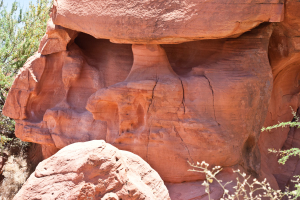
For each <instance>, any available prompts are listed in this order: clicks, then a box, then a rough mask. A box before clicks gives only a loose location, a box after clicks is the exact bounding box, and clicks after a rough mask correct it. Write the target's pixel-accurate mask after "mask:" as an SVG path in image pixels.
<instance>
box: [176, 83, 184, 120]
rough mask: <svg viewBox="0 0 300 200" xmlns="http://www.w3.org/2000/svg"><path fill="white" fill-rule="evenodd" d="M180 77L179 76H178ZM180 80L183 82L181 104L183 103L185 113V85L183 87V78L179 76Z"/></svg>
mask: <svg viewBox="0 0 300 200" xmlns="http://www.w3.org/2000/svg"><path fill="white" fill-rule="evenodd" d="M178 78H179V77H178ZM179 80H180V82H181V86H182V101H181V104H182V105H183V111H184V114H185V97H184V87H183V82H182V80H181V78H179Z"/></svg>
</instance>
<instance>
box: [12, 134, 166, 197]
mask: <svg viewBox="0 0 300 200" xmlns="http://www.w3.org/2000/svg"><path fill="white" fill-rule="evenodd" d="M14 199H18V200H21V199H26V200H30V199H68V200H72V199H74V200H75V199H76V200H77V199H82V200H83V199H103V200H108V199H110V200H112V199H115V200H119V199H123V200H127V199H128V200H129V199H137V200H138V199H151V200H152V199H153V200H154V199H157V200H160V199H161V200H167V199H170V197H169V194H168V190H167V188H166V186H165V185H164V183H163V181H162V180H161V178H160V176H159V175H158V173H157V172H155V171H154V170H153V169H152V168H151V167H150V166H149V165H148V164H147V163H146V162H145V161H143V160H142V159H141V158H140V157H139V156H137V155H134V154H133V153H130V152H127V151H120V150H118V149H117V148H115V147H113V146H112V145H110V144H107V143H105V142H104V141H97V140H94V141H90V142H86V143H76V144H72V145H69V146H67V147H65V148H63V149H62V150H60V151H59V152H57V153H56V154H55V155H54V156H52V157H50V158H48V159H46V160H44V161H43V162H41V163H40V164H39V165H38V166H37V168H36V170H35V172H34V173H32V175H31V176H30V178H29V179H28V180H27V182H26V183H25V184H24V185H23V187H22V189H21V190H20V191H19V192H18V194H17V195H16V196H15V197H14Z"/></svg>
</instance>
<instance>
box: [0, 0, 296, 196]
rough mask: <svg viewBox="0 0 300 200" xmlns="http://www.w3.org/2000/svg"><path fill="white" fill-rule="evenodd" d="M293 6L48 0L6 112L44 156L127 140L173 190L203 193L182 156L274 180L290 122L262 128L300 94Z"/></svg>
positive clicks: (273, 1) (282, 176)
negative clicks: (47, 15) (41, 32)
mask: <svg viewBox="0 0 300 200" xmlns="http://www.w3.org/2000/svg"><path fill="white" fill-rule="evenodd" d="M283 4H285V5H284V9H283ZM161 8H164V9H161ZM242 8H243V9H242ZM145 9H146V10H148V12H144V11H145ZM299 10H300V2H299V1H297V0H286V1H285V2H283V1H277V0H268V1H267V0H266V1H264V0H257V1H256V0H255V1H234V0H232V1H230V2H228V1H226V2H225V1H210V0H207V1H205V2H204V1H192V0H179V1H129V0H127V1H122V2H120V1H117V0H115V1H112V0H109V1H102V0H98V1H89V0H86V1H80V2H79V1H70V0H56V1H55V3H54V8H53V13H52V19H51V20H53V22H52V21H51V20H50V21H49V22H48V27H47V30H46V35H45V37H44V38H43V39H42V41H41V45H40V49H39V53H37V54H35V55H34V56H33V57H31V58H30V59H29V60H28V61H27V63H26V64H25V65H24V67H23V68H22V69H21V71H20V73H19V74H18V76H17V77H16V80H15V82H14V84H13V86H12V89H11V91H10V92H9V95H8V97H7V101H6V104H5V106H4V108H3V113H4V114H5V115H7V116H9V117H11V118H13V119H15V120H16V135H17V136H18V137H19V138H21V139H22V140H24V141H30V142H34V143H38V144H40V145H41V147H40V148H37V149H40V151H41V153H42V154H43V158H48V157H50V156H51V155H53V154H55V153H56V152H57V151H58V150H59V149H61V148H63V147H65V146H67V145H69V144H72V143H74V142H85V141H90V140H105V141H106V142H108V143H110V144H112V145H113V146H115V147H117V148H119V149H121V150H127V151H130V152H133V153H135V154H137V155H139V156H140V157H141V158H142V159H144V160H145V161H146V162H148V163H149V164H150V166H151V167H153V169H154V170H156V171H157V172H158V173H159V174H160V176H161V177H162V179H163V180H164V181H165V183H166V184H167V185H168V188H169V190H170V193H171V194H170V195H171V197H173V198H175V199H176V198H177V197H178V199H180V198H183V196H185V195H187V194H190V195H191V196H189V197H188V198H190V199H193V198H200V197H201V196H202V195H203V194H202V193H203V190H202V189H203V188H202V189H199V191H198V192H197V193H196V194H194V193H193V192H191V191H190V192H188V193H187V192H186V188H187V185H189V186H191V188H195V187H198V185H201V183H202V181H203V180H204V179H205V176H204V175H203V174H195V173H193V172H188V171H187V170H188V169H190V166H189V165H188V163H187V161H190V162H192V163H193V162H197V161H199V162H201V161H206V162H208V163H209V164H210V165H211V166H213V165H220V166H222V167H227V168H228V169H231V168H232V167H234V166H239V167H241V168H243V170H244V171H245V172H246V173H247V174H249V175H252V176H253V177H256V178H258V179H259V178H267V179H268V181H269V182H271V184H272V186H273V187H274V188H275V189H277V188H278V184H277V183H279V186H280V187H282V185H284V184H286V182H288V181H289V180H290V176H291V174H292V173H293V172H292V171H289V170H286V169H283V168H281V167H280V166H279V164H278V163H277V160H278V158H277V157H276V156H275V155H272V154H269V153H268V149H269V148H275V149H280V148H282V147H283V145H284V144H285V145H286V144H288V143H289V141H288V140H287V135H288V132H289V128H286V129H283V130H282V129H277V130H274V131H272V132H263V133H261V134H260V129H261V127H262V126H263V125H264V126H270V125H274V124H276V123H278V121H280V122H281V121H290V120H292V114H291V109H290V106H291V107H292V108H293V109H294V110H297V108H299V106H300V98H299V92H300V83H299V80H300V76H299V74H300V73H299V69H300V67H299V66H300V49H299V44H300V43H299V38H300V14H299V13H300V12H299ZM112 11H114V12H112ZM142 11H143V13H144V14H141V13H140V12H142ZM174 13H177V14H176V15H175V14H174ZM173 14H174V15H173ZM281 20H283V21H282V22H280V23H269V22H279V21H281ZM264 22H268V23H264ZM108 24H109V26H108ZM92 35H93V36H94V37H93V36H92ZM97 38H98V39H97ZM108 39H109V40H110V41H111V42H110V41H109V40H108ZM206 39H210V40H206ZM186 41H189V42H186ZM112 42H115V43H112ZM180 42H184V43H180ZM117 43H128V44H117ZM177 43H180V44H177ZM295 137H296V136H292V138H295ZM297 163H298V162H294V161H293V162H291V163H290V164H289V165H288V166H289V167H290V169H297V170H298V168H299V167H298V164H297ZM297 170H296V171H297ZM220 177H221V179H223V178H224V180H225V179H226V180H227V178H228V177H229V178H228V180H229V179H230V173H229V175H228V173H227V175H226V173H224V176H223V175H220ZM232 178H234V176H232ZM170 185H171V186H172V187H171V186H170ZM169 186H170V187H169ZM174 188H175V189H174ZM219 192H220V190H219V189H215V190H214V194H216V195H217V194H219ZM105 198H108V199H109V198H112V199H113V198H115V197H114V194H107V196H106V197H105ZM201 198H204V196H202V197H201ZM205 198H206V197H205Z"/></svg>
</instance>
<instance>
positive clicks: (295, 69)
mask: <svg viewBox="0 0 300 200" xmlns="http://www.w3.org/2000/svg"><path fill="white" fill-rule="evenodd" d="M299 10H300V2H299V1H297V0H287V1H286V2H285V15H284V21H283V22H281V23H280V24H277V25H276V26H275V27H274V31H273V33H272V36H271V39H270V45H269V60H270V64H271V66H272V71H273V80H274V81H273V91H272V96H271V101H270V104H269V109H268V114H267V118H266V121H265V123H264V126H265V127H267V126H270V125H274V124H277V123H278V122H286V121H291V120H293V115H292V110H291V108H292V109H293V110H294V111H297V109H299V106H300V50H299V49H298V45H299V44H300V43H298V42H297V39H298V38H299V36H300V13H299ZM289 131H290V128H289V127H286V128H278V129H274V130H272V131H270V132H262V133H261V135H260V138H259V147H260V152H261V155H262V156H261V160H262V162H261V166H262V170H263V171H265V172H266V173H270V174H274V175H275V177H276V178H277V180H278V182H279V183H280V186H281V188H283V187H284V184H283V182H285V183H286V182H289V181H290V178H291V176H289V177H288V178H287V179H286V178H284V179H285V181H283V182H282V180H279V179H281V178H279V177H280V176H281V175H280V174H282V175H283V176H284V174H286V173H287V174H292V173H293V171H294V169H297V168H299V165H298V166H297V162H294V164H292V163H289V164H288V166H289V170H288V171H286V169H283V168H284V167H283V166H282V165H280V164H278V162H277V160H278V157H277V156H276V155H275V154H270V153H268V149H277V150H279V149H281V148H282V147H283V146H284V143H286V140H287V139H288V133H289ZM293 137H294V136H293ZM287 142H288V141H287ZM294 145H295V144H294ZM295 147H297V146H295ZM278 178H279V179H278Z"/></svg>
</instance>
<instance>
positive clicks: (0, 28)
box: [0, 0, 51, 146]
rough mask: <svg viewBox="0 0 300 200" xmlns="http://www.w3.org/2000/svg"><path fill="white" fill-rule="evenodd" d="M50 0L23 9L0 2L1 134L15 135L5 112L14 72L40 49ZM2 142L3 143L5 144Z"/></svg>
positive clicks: (14, 4)
mask: <svg viewBox="0 0 300 200" xmlns="http://www.w3.org/2000/svg"><path fill="white" fill-rule="evenodd" d="M50 6H51V0H37V1H36V3H35V4H34V3H32V2H30V4H29V9H28V10H26V11H25V12H24V10H23V9H20V8H19V7H20V6H19V3H18V2H17V1H14V2H13V3H12V7H11V9H10V10H8V9H7V7H6V6H5V5H4V3H3V0H1V2H0V111H1V114H0V136H1V137H2V136H5V137H7V138H11V137H14V136H13V132H14V125H15V123H14V121H13V120H11V119H10V118H8V117H6V116H4V115H2V108H3V105H4V103H5V100H6V97H7V94H8V91H9V89H10V87H11V85H12V82H13V79H14V76H15V75H16V73H17V71H18V69H20V68H21V67H22V66H23V65H24V63H25V62H26V60H27V59H28V58H29V57H30V56H32V55H33V54H34V52H36V51H37V49H38V46H39V41H40V39H41V38H42V36H43V35H44V33H45V30H46V25H47V20H48V19H49V10H50ZM2 146H3V144H2Z"/></svg>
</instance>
